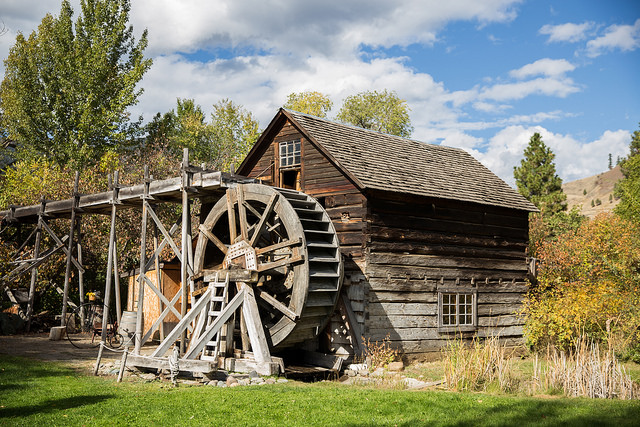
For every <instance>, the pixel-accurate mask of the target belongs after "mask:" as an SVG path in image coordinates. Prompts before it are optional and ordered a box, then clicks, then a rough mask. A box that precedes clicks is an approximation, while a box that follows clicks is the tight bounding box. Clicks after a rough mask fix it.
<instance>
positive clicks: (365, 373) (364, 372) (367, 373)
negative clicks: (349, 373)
mask: <svg viewBox="0 0 640 427" xmlns="http://www.w3.org/2000/svg"><path fill="white" fill-rule="evenodd" d="M358 375H360V376H361V377H368V376H369V371H367V370H366V369H365V370H363V371H358Z"/></svg>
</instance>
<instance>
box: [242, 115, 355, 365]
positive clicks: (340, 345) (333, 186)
mask: <svg viewBox="0 0 640 427" xmlns="http://www.w3.org/2000/svg"><path fill="white" fill-rule="evenodd" d="M293 140H300V142H301V156H300V157H301V162H300V166H299V170H300V175H299V180H298V181H299V182H298V185H297V186H296V189H298V190H300V191H303V192H305V193H306V194H308V195H310V196H312V197H315V198H316V199H318V201H319V202H320V204H321V205H322V206H323V207H324V208H325V210H326V211H327V213H328V214H329V216H330V217H331V219H332V221H333V224H334V226H335V228H336V232H337V233H338V239H339V241H340V249H341V252H342V255H343V256H344V281H343V292H346V295H347V296H348V298H349V300H350V302H351V307H352V308H353V310H354V313H355V315H356V318H357V319H358V322H359V326H360V331H362V330H364V322H365V301H366V298H365V291H366V288H367V286H366V281H365V276H364V273H363V270H362V268H363V267H364V257H363V246H364V240H365V239H364V237H365V236H364V233H363V228H364V224H365V222H364V218H365V214H366V211H367V202H366V198H365V197H364V196H363V195H362V193H361V192H360V191H359V190H358V189H357V188H356V187H355V185H354V184H353V183H352V182H351V181H350V180H349V179H348V178H347V177H346V176H345V175H344V174H343V173H342V172H341V171H340V170H339V169H338V168H336V166H334V165H333V164H332V163H331V162H330V160H329V159H327V157H325V155H324V154H322V153H321V152H320V151H319V150H318V149H316V148H315V147H314V146H313V144H312V143H311V142H309V141H308V140H307V139H305V138H304V136H303V135H302V134H300V132H299V131H298V130H297V129H296V128H295V127H294V126H292V125H291V123H289V122H287V123H286V124H285V125H284V126H283V127H282V128H281V129H280V131H279V132H278V133H277V135H276V136H275V137H274V139H273V141H272V142H271V144H269V147H268V148H266V149H264V151H263V154H262V156H261V157H260V158H259V160H258V161H257V162H256V163H255V165H254V166H253V167H252V168H251V170H250V172H249V173H248V175H247V176H249V177H250V178H257V179H260V180H262V181H263V182H264V183H265V184H269V185H275V186H277V187H284V186H285V185H284V183H283V182H282V180H281V178H282V176H281V173H280V172H281V171H280V167H279V159H278V152H279V151H278V150H279V144H280V142H287V141H293ZM274 159H275V160H274ZM291 169H292V168H289V170H291ZM293 169H296V168H293ZM344 324H345V322H344V319H343V318H342V316H341V314H340V313H338V312H336V313H335V314H334V316H333V317H332V319H331V322H330V323H329V325H328V327H327V329H326V331H325V332H324V334H323V335H322V336H321V338H320V346H321V350H323V351H326V352H331V353H336V354H344V355H347V354H351V353H353V346H352V343H351V337H350V334H349V333H348V331H347V330H346V329H345V326H344Z"/></svg>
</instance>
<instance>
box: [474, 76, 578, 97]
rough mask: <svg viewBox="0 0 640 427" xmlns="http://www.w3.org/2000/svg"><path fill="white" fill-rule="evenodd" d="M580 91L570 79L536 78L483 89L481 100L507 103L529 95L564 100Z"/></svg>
mask: <svg viewBox="0 0 640 427" xmlns="http://www.w3.org/2000/svg"><path fill="white" fill-rule="evenodd" d="M579 90H580V89H579V87H578V86H577V85H576V84H575V83H574V81H573V80H572V79H570V78H560V79H558V78H551V77H546V78H537V79H533V80H528V81H524V82H516V83H500V84H496V85H493V86H490V87H486V88H483V89H482V91H481V93H480V96H479V98H480V99H482V100H493V101H508V100H518V99H523V98H525V97H527V96H531V95H545V96H557V97H560V98H564V97H566V96H568V95H570V94H572V93H575V92H578V91H579Z"/></svg>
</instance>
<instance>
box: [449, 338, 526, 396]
mask: <svg viewBox="0 0 640 427" xmlns="http://www.w3.org/2000/svg"><path fill="white" fill-rule="evenodd" d="M514 351H515V350H514V349H512V348H511V349H509V348H507V347H506V346H505V345H502V344H500V340H499V339H498V337H490V338H488V339H486V340H484V341H482V342H481V341H480V340H479V339H478V338H474V339H473V340H472V342H471V343H470V344H468V345H467V344H465V342H464V341H463V340H462V339H454V340H451V341H450V342H449V343H448V345H447V347H446V348H445V350H444V355H443V356H444V357H443V362H444V377H445V381H446V384H447V387H448V388H450V389H453V390H458V391H461V390H473V391H487V390H488V389H489V388H491V387H497V388H498V389H499V390H500V391H503V392H510V391H513V389H514V387H515V385H516V381H515V377H514V375H513V369H512V365H511V359H512V356H513V353H514Z"/></svg>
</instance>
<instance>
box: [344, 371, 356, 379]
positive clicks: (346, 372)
mask: <svg viewBox="0 0 640 427" xmlns="http://www.w3.org/2000/svg"><path fill="white" fill-rule="evenodd" d="M344 374H345V375H346V376H348V377H355V376H356V371H354V370H353V369H345V370H344Z"/></svg>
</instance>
